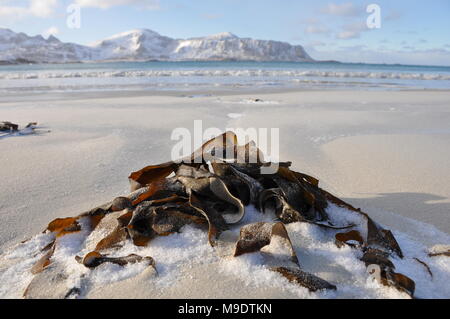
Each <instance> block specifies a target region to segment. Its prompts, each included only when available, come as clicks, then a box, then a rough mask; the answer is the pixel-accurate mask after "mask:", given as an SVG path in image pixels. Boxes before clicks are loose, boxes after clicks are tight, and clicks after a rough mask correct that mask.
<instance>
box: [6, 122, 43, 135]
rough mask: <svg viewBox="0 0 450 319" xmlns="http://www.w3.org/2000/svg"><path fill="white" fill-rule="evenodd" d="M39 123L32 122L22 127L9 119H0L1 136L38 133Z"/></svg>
mask: <svg viewBox="0 0 450 319" xmlns="http://www.w3.org/2000/svg"><path fill="white" fill-rule="evenodd" d="M37 125H38V123H37V122H30V123H28V124H27V125H26V126H25V127H23V128H20V127H19V124H15V123H12V122H9V121H0V137H4V136H10V135H29V134H35V133H37V131H36V128H37Z"/></svg>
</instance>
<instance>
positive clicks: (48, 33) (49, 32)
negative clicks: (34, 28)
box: [42, 27, 59, 38]
mask: <svg viewBox="0 0 450 319" xmlns="http://www.w3.org/2000/svg"><path fill="white" fill-rule="evenodd" d="M58 33H59V29H58V28H57V27H50V28H48V29H47V30H45V31H44V32H42V36H43V37H44V38H48V37H49V36H51V35H53V36H55V35H57V34H58Z"/></svg>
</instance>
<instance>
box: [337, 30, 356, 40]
mask: <svg viewBox="0 0 450 319" xmlns="http://www.w3.org/2000/svg"><path fill="white" fill-rule="evenodd" d="M336 37H337V38H338V39H342V40H348V39H356V38H359V32H355V31H341V32H339V33H338V34H337V35H336Z"/></svg>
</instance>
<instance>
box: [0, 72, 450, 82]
mask: <svg viewBox="0 0 450 319" xmlns="http://www.w3.org/2000/svg"><path fill="white" fill-rule="evenodd" d="M117 77H119V78H146V77H150V78H151V77H290V78H300V79H301V78H305V77H306V78H310V77H319V78H363V79H397V80H441V81H450V75H449V74H442V73H410V72H362V71H319V70H306V71H305V70H267V69H258V70H256V69H248V70H245V69H234V70H233V69H230V70H222V69H220V70H217V69H216V70H214V69H197V70H142V71H141V70H129V71H125V70H116V71H98V70H95V71H58V72H57V71H39V72H16V73H14V72H12V73H6V72H2V73H0V79H5V80H30V79H64V78H117Z"/></svg>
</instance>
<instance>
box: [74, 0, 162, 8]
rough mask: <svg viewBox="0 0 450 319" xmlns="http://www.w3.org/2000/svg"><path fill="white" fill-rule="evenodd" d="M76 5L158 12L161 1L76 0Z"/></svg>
mask: <svg viewBox="0 0 450 319" xmlns="http://www.w3.org/2000/svg"><path fill="white" fill-rule="evenodd" d="M75 3H77V4H79V5H80V6H82V7H91V8H101V9H108V8H111V7H116V6H126V5H132V6H137V7H140V8H144V9H147V10H158V9H159V8H160V4H159V0H76V1H75Z"/></svg>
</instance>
